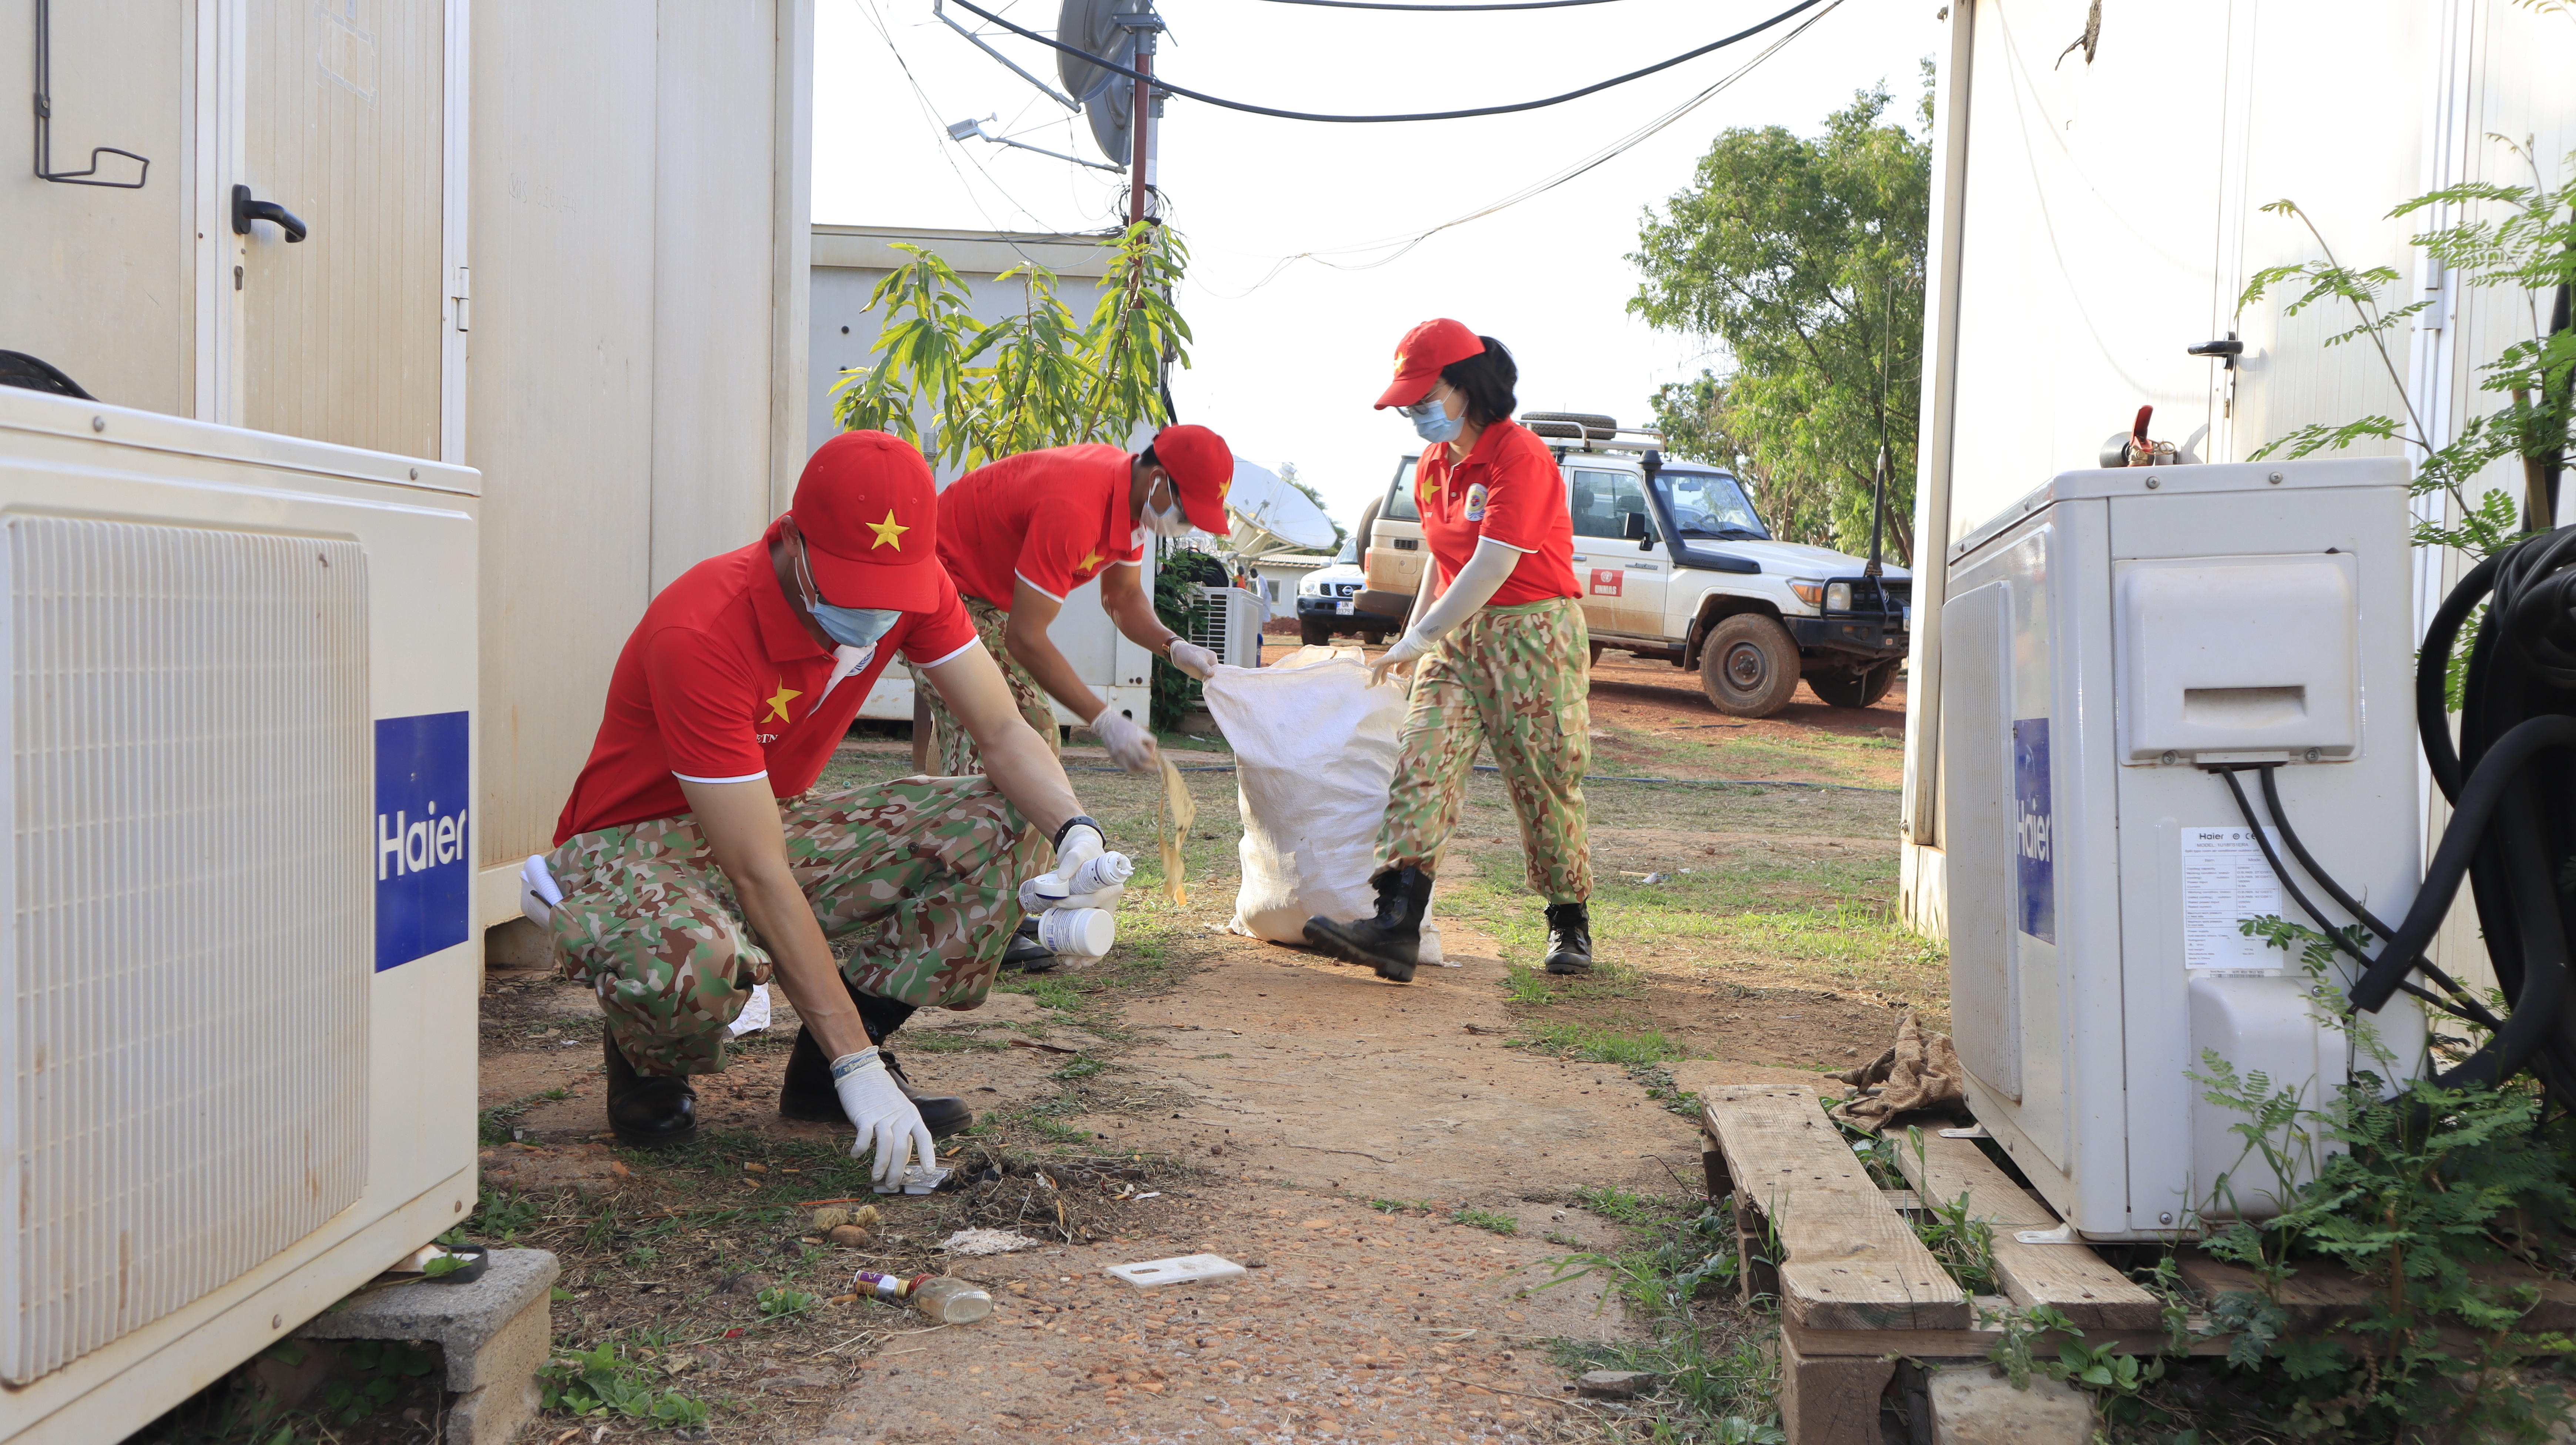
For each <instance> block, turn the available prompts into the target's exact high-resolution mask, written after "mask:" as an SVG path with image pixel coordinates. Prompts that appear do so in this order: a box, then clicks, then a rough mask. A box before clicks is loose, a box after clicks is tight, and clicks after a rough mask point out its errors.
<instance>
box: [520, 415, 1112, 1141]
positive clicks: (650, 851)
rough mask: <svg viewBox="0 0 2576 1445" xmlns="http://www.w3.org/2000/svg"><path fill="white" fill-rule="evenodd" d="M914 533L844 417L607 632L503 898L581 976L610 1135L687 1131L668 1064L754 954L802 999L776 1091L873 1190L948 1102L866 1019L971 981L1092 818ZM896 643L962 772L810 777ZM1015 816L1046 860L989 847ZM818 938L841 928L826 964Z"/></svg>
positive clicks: (871, 443)
mask: <svg viewBox="0 0 2576 1445" xmlns="http://www.w3.org/2000/svg"><path fill="white" fill-rule="evenodd" d="M937 537H938V504H937V498H936V493H935V492H934V490H933V488H932V485H931V478H930V468H929V466H928V465H927V464H926V463H925V462H923V460H922V458H921V454H920V453H919V452H917V451H915V450H913V448H912V447H911V446H910V445H909V444H908V443H905V442H903V441H900V440H898V439H896V438H894V437H891V436H887V435H885V434H884V433H882V432H845V433H843V434H841V435H840V436H836V437H834V438H832V439H831V440H830V441H828V442H826V443H824V444H823V446H822V448H821V449H820V450H818V451H817V452H815V453H814V456H813V459H812V460H811V461H809V462H807V463H806V466H805V473H804V476H803V477H802V478H801V479H800V480H799V481H798V483H797V486H796V499H795V506H794V509H793V510H792V511H790V512H789V513H788V514H787V515H785V516H782V517H780V518H779V519H778V520H777V521H775V522H772V523H771V524H770V526H769V529H768V531H767V532H766V533H765V534H764V535H763V536H762V537H761V539H760V540H759V541H757V542H755V543H753V544H751V545H750V546H748V547H742V548H738V549H736V550H734V551H731V552H727V553H724V554H722V555H720V556H716V557H712V558H709V559H708V560H706V561H704V562H701V563H699V564H698V565H697V566H695V567H692V568H690V569H689V570H688V571H687V572H686V573H684V574H683V575H682V576H681V577H680V579H679V580H678V581H676V582H674V583H672V584H671V585H670V586H669V587H667V588H665V589H663V591H662V593H661V595H660V596H658V597H655V598H654V599H653V602H652V604H651V605H650V606H649V607H647V608H646V609H645V612H644V620H643V621H642V623H640V624H639V625H638V626H637V627H636V629H635V632H634V635H633V636H631V637H630V638H628V639H627V643H626V648H625V650H624V651H623V652H622V653H620V654H619V655H618V659H617V666H616V670H615V671H614V672H613V673H612V674H611V677H610V680H609V687H608V702H607V707H606V709H605V715H604V716H603V717H602V719H601V721H600V726H599V739H598V742H597V743H596V744H595V745H594V746H593V747H592V749H591V755H590V761H589V763H588V764H586V765H585V766H584V767H583V769H582V772H581V777H580V779H579V780H578V781H577V782H575V783H574V785H573V791H572V797H571V798H570V800H568V801H567V802H566V803H565V804H564V810H563V816H562V817H561V819H559V820H558V821H557V823H556V825H555V841H556V847H555V849H554V851H553V852H551V853H547V854H542V855H540V856H538V857H536V858H532V859H530V860H529V861H528V865H527V870H526V881H527V884H528V888H529V891H530V893H531V894H532V895H533V897H531V898H529V899H527V900H526V901H527V903H528V905H529V912H530V916H532V917H537V916H540V915H543V919H542V921H543V922H545V924H546V926H547V927H548V929H549V931H550V933H551V935H552V937H553V940H554V945H555V952H556V957H557V960H558V962H559V965H560V966H561V968H562V969H563V971H564V973H565V974H566V975H568V976H570V977H573V978H577V979H580V980H583V981H585V982H587V983H590V984H591V985H592V986H593V987H594V988H595V989H596V990H597V991H598V994H599V1001H600V1006H601V1008H602V1009H603V1010H604V1011H605V1012H606V1014H607V1016H608V1022H607V1028H606V1031H605V1032H606V1037H605V1046H606V1050H607V1064H608V1119H609V1124H610V1127H611V1128H612V1129H614V1130H615V1131H616V1134H617V1137H618V1138H619V1139H621V1140H623V1141H625V1142H626V1143H629V1144H640V1145H661V1144H672V1143H677V1142H679V1141H681V1140H684V1139H686V1138H688V1137H689V1136H690V1135H691V1134H692V1133H693V1132H694V1131H695V1129H696V1127H697V1116H696V1112H695V1102H694V1100H695V1096H694V1093H693V1092H692V1090H691V1088H690V1086H689V1076H690V1075H693V1074H700V1073H711V1072H715V1071H717V1070H721V1069H722V1068H723V1067H724V1066H725V1055H724V1042H725V1027H726V1025H727V1024H728V1023H730V1022H731V1021H732V1020H733V1017H734V1015H735V1014H737V1013H738V1012H740V1011H741V1009H742V1006H743V1003H744V1002H745V1001H746V1000H747V999H748V998H749V997H750V992H751V989H752V987H753V986H754V985H756V984H759V983H762V982H764V981H766V980H768V979H769V978H770V977H771V976H772V975H773V973H774V974H775V976H776V978H777V981H778V983H779V985H780V986H781V987H783V988H784V989H785V990H786V991H787V997H788V1000H789V1002H791V1003H793V1004H795V1006H796V1012H797V1014H798V1015H799V1016H800V1017H802V1018H803V1020H804V1022H805V1026H804V1029H803V1030H802V1031H801V1032H799V1033H798V1035H797V1038H796V1049H795V1052H794V1054H792V1055H791V1056H790V1058H789V1060H788V1065H787V1076H786V1080H785V1084H784V1086H783V1087H782V1088H781V1090H780V1092H779V1101H778V1107H779V1111H780V1112H781V1113H784V1114H786V1115H788V1116H790V1117H792V1118H801V1119H820V1120H839V1119H847V1120H849V1121H850V1122H851V1123H853V1124H855V1125H857V1126H858V1130H859V1138H858V1141H857V1143H856V1144H854V1145H853V1146H852V1149H851V1153H852V1154H853V1155H858V1154H862V1153H865V1152H867V1151H869V1150H871V1149H873V1150H874V1154H875V1169H874V1173H875V1177H876V1187H877V1188H878V1189H879V1190H880V1191H891V1190H893V1189H896V1188H899V1187H901V1186H902V1183H903V1179H904V1171H905V1168H906V1165H907V1163H909V1162H912V1161H913V1158H914V1156H916V1155H917V1156H918V1163H920V1164H922V1165H928V1164H929V1163H930V1162H931V1158H932V1148H933V1145H932V1140H933V1139H934V1138H936V1137H939V1136H942V1135H945V1134H950V1133H954V1132H956V1131H957V1130H959V1129H962V1128H964V1127H965V1126H966V1125H967V1124H968V1123H970V1122H971V1121H972V1115H971V1114H969V1113H968V1111H967V1109H966V1107H965V1105H964V1103H963V1102H962V1101H960V1100H958V1099H953V1098H922V1097H921V1096H919V1095H917V1094H915V1093H914V1091H913V1090H912V1087H911V1085H910V1083H909V1082H908V1081H907V1080H906V1079H905V1078H904V1075H903V1072H902V1070H901V1068H900V1067H899V1066H897V1065H896V1063H895V1060H894V1057H893V1055H891V1054H889V1053H887V1052H886V1051H885V1050H884V1049H883V1047H882V1045H883V1043H884V1041H885V1039H886V1037H887V1036H888V1035H889V1034H891V1033H892V1032H893V1031H894V1030H895V1029H896V1028H897V1027H898V1026H900V1025H901V1024H902V1023H903V1021H904V1019H905V1018H906V1017H908V1016H909V1015H910V1014H911V1013H912V1011H913V1010H914V1009H916V1008H925V1007H930V1006H933V1005H937V1006H940V1007H945V1008H953V1009H971V1008H974V1007H976V1006H977V1005H979V1004H981V1003H982V1002H983V1001H984V995H985V992H986V991H987V990H988V989H989V988H990V987H991V986H992V982H993V974H994V970H995V968H996V966H997V965H998V964H999V962H1000V960H1001V956H1002V949H1003V945H1004V943H1005V942H1006V941H1007V940H1008V939H1009V938H1010V936H1011V930H1012V927H1013V926H1014V925H1015V924H1017V923H1018V922H1019V920H1020V913H1021V903H1022V899H1023V898H1024V897H1030V896H1032V895H1031V894H1030V893H1029V891H1028V890H1030V889H1034V890H1036V892H1037V894H1040V895H1048V896H1049V897H1050V898H1054V897H1060V896H1061V895H1062V894H1063V893H1064V892H1066V891H1067V890H1065V889H1064V888H1063V887H1062V886H1060V883H1059V885H1058V886H1054V887H1053V888H1052V889H1051V890H1050V888H1049V886H1048V885H1049V884H1050V882H1051V881H1055V880H1058V879H1059V877H1060V876H1070V875H1071V874H1072V872H1073V871H1074V870H1075V869H1076V868H1078V867H1080V866H1081V865H1082V864H1083V863H1085V862H1087V861H1089V860H1090V859H1092V858H1095V857H1098V856H1099V855H1100V854H1101V852H1102V851H1103V848H1104V843H1103V840H1102V839H1101V836H1100V831H1099V828H1098V826H1097V825H1095V824H1094V823H1093V822H1092V821H1091V820H1090V819H1089V818H1086V817H1084V816H1082V808H1081V805H1080V804H1079V803H1078V802H1076V801H1075V799H1074V795H1073V787H1072V785H1071V783H1069V782H1068V781H1067V780H1066V778H1065V775H1064V768H1063V766H1062V765H1061V764H1060V763H1058V762H1057V761H1056V757H1055V754H1054V753H1053V751H1052V750H1050V749H1049V747H1048V746H1047V744H1046V743H1045V742H1044V741H1042V740H1040V739H1039V737H1038V736H1037V734H1035V733H1034V732H1032V731H1030V730H1029V727H1028V725H1027V724H1026V723H1025V722H1023V721H1022V720H1021V718H1020V715H1019V711H1018V709H1017V708H1015V707H1014V706H1013V704H1012V699H1011V692H1010V689H1009V687H1008V686H1007V685H1005V684H1004V682H1003V681H1002V674H1001V671H1000V669H998V668H997V667H995V666H994V664H993V659H992V658H991V657H990V656H989V655H987V654H986V653H985V651H984V648H983V646H982V644H981V643H979V642H978V641H977V640H976V636H975V628H974V624H973V623H972V622H971V621H970V620H969V619H968V618H967V616H966V609H965V607H964V605H963V604H962V603H961V602H960V601H959V600H958V597H957V590H956V588H955V587H954V586H953V585H952V584H951V583H950V582H949V580H948V573H947V571H946V570H945V569H944V568H942V567H941V566H940V565H939V563H938V561H937V556H936V552H937V547H936V543H937ZM897 652H900V653H902V654H903V655H904V657H905V659H906V660H907V661H909V662H911V663H912V664H914V665H915V666H917V667H918V668H919V669H920V670H921V675H922V676H923V677H924V678H925V679H926V680H927V686H928V687H930V688H931V689H933V690H935V691H936V693H937V694H938V696H939V697H940V699H941V700H942V702H943V703H944V705H945V706H946V707H947V709H948V710H949V712H950V714H951V716H953V717H955V718H956V719H957V721H958V724H959V726H960V727H962V728H963V729H964V730H965V731H966V732H967V734H968V735H969V736H971V737H973V738H974V740H975V743H976V745H977V747H978V748H979V749H980V751H981V753H982V756H983V760H984V775H983V776H977V777H952V778H906V779H902V780H900V781H897V782H892V783H878V784H867V785H862V786H859V787H855V788H850V789H847V790H845V791H841V792H834V793H823V794H812V793H809V792H808V791H807V790H808V789H810V788H811V787H813V785H814V783H815V781H816V779H817V778H818V777H820V776H821V774H822V771H823V766H824V764H825V763H827V762H828V761H830V759H831V756H832V749H833V747H834V745H835V744H836V743H838V742H839V741H840V739H841V737H842V735H843V734H844V733H846V732H847V731H848V730H849V726H850V722H851V719H852V718H854V717H855V716H856V715H857V713H858V710H859V705H860V703H861V701H862V700H864V699H865V698H866V697H867V695H868V688H869V686H870V685H871V684H872V683H874V682H875V681H876V677H877V674H878V673H879V672H882V671H883V670H884V669H885V665H886V661H887V659H888V658H890V657H892V656H893V655H894V654H895V653H897ZM1030 825H1034V826H1035V827H1036V828H1037V829H1038V830H1040V831H1042V832H1044V833H1045V834H1047V835H1048V836H1049V837H1051V838H1052V839H1053V840H1054V842H1055V847H1056V858H1057V863H1058V865H1059V867H1058V874H1056V875H1048V876H1047V877H1043V878H1039V879H1032V880H1029V882H1028V884H1027V886H1026V888H1024V887H1023V885H1022V881H1021V880H1020V879H1018V878H1016V877H1013V876H1011V875H1012V869H1011V866H1010V858H1011V855H1012V851H1013V845H1014V843H1015V842H1016V841H1017V839H1018V837H1019V835H1020V833H1021V831H1022V830H1023V828H1024V827H1027V826H1030ZM835 943H840V944H855V945H856V948H855V951H853V952H852V953H851V954H850V956H849V959H848V961H847V962H846V963H843V964H838V965H836V964H835V963H834V961H833V957H832V950H833V945H834V944H835Z"/></svg>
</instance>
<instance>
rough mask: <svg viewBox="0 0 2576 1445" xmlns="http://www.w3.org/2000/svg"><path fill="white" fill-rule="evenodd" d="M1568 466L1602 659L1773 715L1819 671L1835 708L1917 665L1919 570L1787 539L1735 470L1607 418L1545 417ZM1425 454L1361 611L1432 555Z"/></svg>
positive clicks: (1395, 505)
mask: <svg viewBox="0 0 2576 1445" xmlns="http://www.w3.org/2000/svg"><path fill="white" fill-rule="evenodd" d="M1521 424H1522V425H1524V426H1526V427H1528V428H1529V429H1530V430H1531V431H1533V432H1536V433H1537V434H1538V435H1539V436H1541V437H1544V438H1546V439H1547V441H1548V443H1549V446H1550V448H1551V449H1552V450H1553V451H1554V452H1555V453H1556V459H1557V465H1558V466H1560V467H1562V468H1563V469H1564V471H1565V495H1566V504H1567V506H1568V508H1569V509H1570V510H1571V511H1572V513H1573V515H1574V582H1575V586H1576V589H1577V591H1578V592H1579V594H1580V595H1581V597H1582V600H1583V615H1584V620H1585V622H1586V623H1587V624H1588V625H1589V627H1590V629H1591V632H1592V655H1593V657H1594V658H1595V659H1598V658H1599V657H1600V655H1601V650H1602V649H1603V648H1605V647H1616V648H1623V649H1625V650H1627V651H1628V652H1631V653H1634V654H1635V655H1636V656H1638V657H1641V658H1661V659H1663V660H1665V661H1667V662H1670V663H1671V664H1673V665H1674V666H1675V667H1681V668H1696V669H1697V670H1698V671H1699V676H1700V686H1701V687H1702V689H1703V690H1705V691H1706V692H1707V693H1708V700H1709V702H1710V703H1711V704H1712V705H1713V706H1715V707H1716V708H1717V710H1718V711H1719V712H1722V713H1726V714H1728V715H1730V716H1734V717H1769V716H1770V715H1771V714H1773V713H1776V712H1778V711H1779V710H1780V709H1782V708H1784V707H1787V706H1788V705H1789V699H1790V697H1791V696H1792V695H1794V694H1795V693H1796V692H1797V690H1798V679H1800V678H1802V677H1803V678H1805V679H1806V680H1807V685H1808V686H1809V687H1811V688H1813V689H1815V693H1816V696H1817V697H1819V698H1821V699H1823V700H1824V701H1825V702H1827V703H1829V704H1831V705H1833V706H1835V707H1866V706H1868V705H1869V704H1871V703H1873V702H1876V701H1878V700H1879V699H1880V698H1881V697H1884V696H1886V694H1887V689H1888V687H1889V686H1890V685H1891V684H1893V683H1894V682H1895V681H1896V668H1897V665H1898V664H1899V663H1901V662H1903V661H1904V660H1905V651H1906V646H1907V630H1908V627H1909V625H1910V622H1911V620H1912V606H1911V599H1912V596H1913V583H1912V577H1911V574H1910V573H1908V572H1907V571H1906V570H1905V569H1904V568H1902V567H1886V568H1883V569H1882V573H1881V575H1880V576H1879V577H1877V578H1876V579H1872V578H1870V577H1868V576H1867V575H1865V573H1866V568H1867V564H1866V563H1864V562H1863V561H1862V560H1861V559H1860V558H1858V557H1849V556H1845V555H1844V554H1842V553H1840V552H1833V551H1828V550H1826V549H1825V548H1822V547H1807V546H1801V545H1799V544H1797V543H1794V542H1775V541H1773V540H1772V539H1771V530H1770V529H1769V528H1768V527H1765V526H1764V525H1763V524H1762V518H1761V516H1760V515H1759V514H1758V513H1756V512H1755V511H1754V510H1753V503H1752V502H1751V501H1750V500H1749V499H1747V498H1746V496H1745V495H1744V489H1743V488H1742V487H1741V486H1739V485H1738V484H1737V482H1736V480H1735V478H1734V477H1733V476H1731V475H1729V474H1728V473H1727V472H1726V471H1724V470H1723V469H1721V468H1717V467H1711V466H1703V465H1701V464H1699V463H1696V462H1666V461H1665V460H1664V459H1663V454H1662V451H1661V447H1662V443H1663V438H1661V437H1660V436H1658V435H1656V434H1655V433H1653V432H1646V431H1637V430H1633V429H1623V428H1621V427H1620V426H1619V425H1618V423H1617V422H1615V421H1613V420H1612V419H1611V418H1609V417H1606V416H1595V415H1591V414H1588V413H1559V412H1531V413H1528V414H1526V415H1524V416H1523V417H1522V418H1521ZM1414 462H1415V458H1414V457H1410V456H1408V457H1406V458H1405V459H1404V460H1403V462H1402V463H1401V464H1399V465H1398V466H1397V467H1396V470H1395V478H1394V480H1393V481H1392V482H1390V483H1389V484H1388V486H1387V490H1386V495H1385V496H1384V497H1383V498H1381V499H1380V500H1379V501H1378V502H1377V503H1375V504H1374V506H1373V509H1372V510H1373V511H1374V512H1375V515H1374V516H1373V517H1363V520H1362V531H1363V534H1364V536H1365V537H1366V545H1367V549H1368V550H1367V571H1368V580H1367V585H1366V587H1365V588H1364V589H1363V590H1362V591H1361V592H1360V594H1359V596H1358V597H1357V598H1356V599H1354V601H1355V603H1356V605H1357V608H1358V609H1359V610H1360V611H1364V612H1375V613H1379V614H1381V615H1383V616H1387V617H1392V618H1402V617H1403V616H1405V615H1406V613H1407V612H1408V611H1409V610H1410V609H1411V608H1412V605H1413V594H1414V589H1415V587H1417V586H1418V585H1419V584H1420V582H1421V579H1422V566H1423V562H1424V560H1425V558H1426V557H1427V555H1428V554H1427V553H1426V552H1425V551H1424V550H1423V545H1422V514H1421V512H1420V511H1419V510H1418V509H1417V507H1416V506H1415V502H1414V495H1413V468H1414Z"/></svg>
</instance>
